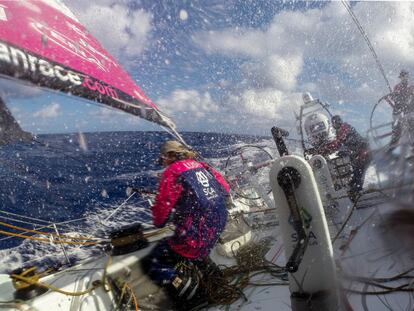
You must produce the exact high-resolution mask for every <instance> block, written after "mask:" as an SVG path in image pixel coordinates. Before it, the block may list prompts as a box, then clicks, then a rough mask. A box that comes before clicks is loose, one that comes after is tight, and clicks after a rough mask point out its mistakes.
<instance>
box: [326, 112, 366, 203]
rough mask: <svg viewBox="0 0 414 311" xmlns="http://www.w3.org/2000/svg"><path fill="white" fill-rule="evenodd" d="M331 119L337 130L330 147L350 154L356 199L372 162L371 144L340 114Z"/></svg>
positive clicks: (352, 185)
mask: <svg viewBox="0 0 414 311" xmlns="http://www.w3.org/2000/svg"><path fill="white" fill-rule="evenodd" d="M331 121H332V126H333V128H334V129H335V132H336V139H335V140H334V141H333V142H331V143H330V148H331V150H340V151H344V152H346V153H347V154H348V155H349V158H350V162H351V165H352V168H353V174H352V178H351V180H350V182H349V186H350V197H351V199H352V200H354V199H355V198H356V197H357V196H358V194H359V193H360V192H361V190H362V187H363V185H364V178H365V171H366V170H367V168H368V166H369V163H370V162H371V153H370V150H369V144H368V141H367V140H366V139H364V138H363V137H362V136H361V135H360V134H359V133H358V132H357V130H356V129H355V128H354V127H353V126H351V125H350V124H348V123H346V122H343V121H342V119H341V117H340V116H338V115H335V116H333V117H332V120H331Z"/></svg>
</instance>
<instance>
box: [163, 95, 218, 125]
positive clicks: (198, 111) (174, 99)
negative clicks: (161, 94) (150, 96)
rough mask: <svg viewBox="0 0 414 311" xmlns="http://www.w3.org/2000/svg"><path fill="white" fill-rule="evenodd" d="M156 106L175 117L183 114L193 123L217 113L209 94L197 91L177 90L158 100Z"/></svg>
mask: <svg viewBox="0 0 414 311" xmlns="http://www.w3.org/2000/svg"><path fill="white" fill-rule="evenodd" d="M158 104H159V106H160V107H162V108H164V109H163V110H165V111H166V112H167V113H169V114H172V115H174V116H176V117H179V116H180V115H182V114H185V115H186V116H187V119H188V120H190V118H189V117H190V116H191V122H193V123H194V122H197V121H199V120H200V119H203V118H206V117H207V116H208V115H209V114H214V113H217V112H218V111H219V106H218V104H217V103H215V102H214V101H213V99H212V97H211V94H210V93H209V92H200V91H197V90H183V89H177V90H175V91H173V92H172V93H171V94H170V95H169V96H168V97H167V98H161V99H159V100H158Z"/></svg>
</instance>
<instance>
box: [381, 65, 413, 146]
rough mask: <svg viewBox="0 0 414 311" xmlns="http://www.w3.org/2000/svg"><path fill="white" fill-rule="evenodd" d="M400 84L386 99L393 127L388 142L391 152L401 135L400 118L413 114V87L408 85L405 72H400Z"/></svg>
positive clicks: (407, 75) (407, 76) (407, 77)
mask: <svg viewBox="0 0 414 311" xmlns="http://www.w3.org/2000/svg"><path fill="white" fill-rule="evenodd" d="M398 78H400V82H399V83H398V84H397V85H395V87H394V90H393V91H392V93H391V94H390V96H389V97H387V98H386V99H387V101H388V103H389V104H390V105H391V106H392V115H393V119H394V122H393V126H392V136H391V142H390V150H393V149H394V148H395V147H396V145H397V144H398V141H399V140H400V137H401V133H402V126H403V125H402V124H401V118H402V117H403V116H405V115H407V114H409V113H412V112H414V86H412V85H409V84H408V79H409V74H408V72H407V71H405V70H401V72H400V75H399V76H398Z"/></svg>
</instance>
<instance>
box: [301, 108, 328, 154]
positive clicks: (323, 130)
mask: <svg viewBox="0 0 414 311" xmlns="http://www.w3.org/2000/svg"><path fill="white" fill-rule="evenodd" d="M304 127H305V132H306V135H307V136H308V139H309V141H310V143H311V144H312V145H313V146H317V145H319V144H321V143H326V142H329V141H332V140H333V139H334V138H335V132H334V130H333V128H332V126H331V123H330V121H329V118H328V117H327V116H326V115H324V114H322V113H313V114H311V115H308V116H307V117H306V119H305V122H304Z"/></svg>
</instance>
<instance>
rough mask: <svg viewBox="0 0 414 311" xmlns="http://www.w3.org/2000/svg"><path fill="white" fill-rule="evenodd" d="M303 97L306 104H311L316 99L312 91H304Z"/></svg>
mask: <svg viewBox="0 0 414 311" xmlns="http://www.w3.org/2000/svg"><path fill="white" fill-rule="evenodd" d="M302 99H303V102H304V103H305V105H307V104H310V103H312V102H313V101H314V100H313V97H312V95H311V93H309V92H305V93H303V94H302Z"/></svg>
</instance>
